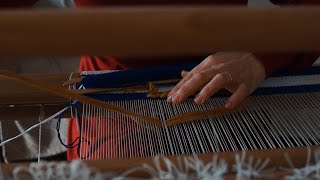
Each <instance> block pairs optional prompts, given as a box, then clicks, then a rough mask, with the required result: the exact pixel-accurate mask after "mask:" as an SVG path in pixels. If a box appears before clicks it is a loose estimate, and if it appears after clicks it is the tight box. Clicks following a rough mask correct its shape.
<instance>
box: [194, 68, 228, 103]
mask: <svg viewBox="0 0 320 180" xmlns="http://www.w3.org/2000/svg"><path fill="white" fill-rule="evenodd" d="M227 83H228V77H226V76H225V73H220V74H217V75H216V76H215V77H214V78H213V79H212V80H211V81H210V82H209V83H208V84H207V85H206V86H205V87H204V88H203V89H202V90H201V91H200V93H199V94H198V95H197V96H196V98H195V100H194V101H195V102H196V103H197V104H202V103H204V102H205V101H206V100H208V99H209V98H210V97H211V96H213V95H214V94H215V93H217V92H218V91H219V90H220V89H222V88H224V87H225V85H226V84H227Z"/></svg>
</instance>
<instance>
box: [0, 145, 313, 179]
mask: <svg viewBox="0 0 320 180" xmlns="http://www.w3.org/2000/svg"><path fill="white" fill-rule="evenodd" d="M309 148H310V153H311V154H314V152H315V151H316V150H317V149H318V148H319V146H311V147H309ZM241 153H242V152H218V153H206V154H198V155H197V157H198V158H199V159H200V160H202V161H203V162H204V163H209V162H210V161H211V160H212V158H213V156H217V157H218V158H220V159H224V160H225V162H226V163H227V164H229V165H231V164H234V163H235V155H236V154H239V155H241ZM285 154H287V155H288V156H289V157H291V161H292V163H293V164H294V166H295V168H303V167H305V166H306V159H307V154H308V151H307V147H291V148H282V149H281V148H277V149H265V150H248V151H246V153H245V158H246V162H247V161H248V158H249V157H252V158H254V160H255V161H254V162H256V161H258V159H261V160H266V159H269V160H270V161H269V163H268V164H267V166H266V167H265V169H268V168H271V169H272V168H274V169H278V170H279V169H280V168H289V169H290V168H292V167H290V166H289V164H288V162H287V160H286V158H285V156H284V155H285ZM182 157H194V155H175V156H169V157H168V156H167V157H166V158H168V159H170V160H171V161H172V162H173V163H174V164H176V165H177V158H182ZM153 158H154V157H144V158H129V159H116V160H89V161H84V162H85V163H86V164H87V165H88V166H89V167H92V168H94V169H96V170H98V171H100V172H104V173H113V174H114V173H115V174H118V175H120V174H122V173H124V172H126V171H128V170H130V169H133V168H136V167H139V166H140V167H141V166H142V165H143V164H148V165H150V166H151V167H155V166H154V165H155V164H154V161H153ZM313 162H314V158H311V159H310V163H313ZM180 163H181V162H180ZM28 165H30V164H29V163H15V164H6V165H1V168H2V170H3V172H4V174H6V175H9V176H11V175H12V172H13V170H14V168H15V167H17V166H20V167H21V166H28ZM160 165H161V166H162V169H163V170H165V169H166V168H165V164H164V163H163V162H161V163H160ZM230 169H231V168H229V171H228V173H227V177H230V176H231V177H233V176H232V175H234V174H233V172H232V171H230ZM269 170H270V169H269ZM281 172H282V173H281ZM286 172H287V171H279V172H278V173H279V174H276V177H277V176H280V177H282V176H283V175H287V174H286ZM284 173H285V174H284ZM130 175H133V176H134V177H148V174H147V173H146V172H143V171H137V172H135V173H132V174H130ZM274 178H275V177H274ZM230 179H235V178H230ZM275 179H276V178H275Z"/></svg>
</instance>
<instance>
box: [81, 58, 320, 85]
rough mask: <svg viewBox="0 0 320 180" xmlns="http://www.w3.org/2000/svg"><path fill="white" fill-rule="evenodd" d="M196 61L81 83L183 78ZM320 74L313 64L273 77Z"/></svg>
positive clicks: (88, 78)
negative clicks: (182, 74)
mask: <svg viewBox="0 0 320 180" xmlns="http://www.w3.org/2000/svg"><path fill="white" fill-rule="evenodd" d="M196 65H197V64H196V63H190V64H178V65H170V66H157V67H149V68H141V69H131V70H126V71H117V72H113V73H106V74H99V75H85V76H84V78H83V79H82V81H81V84H82V85H84V87H86V88H90V89H93V88H119V87H129V86H138V85H145V84H146V83H147V82H149V81H159V80H167V79H178V78H181V75H180V73H181V70H191V69H192V68H193V67H195V66H196ZM314 74H320V66H313V67H310V68H309V69H306V70H304V71H290V70H281V71H278V72H275V73H274V74H273V75H272V77H282V76H301V75H314Z"/></svg>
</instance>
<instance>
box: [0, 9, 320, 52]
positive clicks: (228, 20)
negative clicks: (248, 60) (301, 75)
mask: <svg viewBox="0 0 320 180" xmlns="http://www.w3.org/2000/svg"><path fill="white" fill-rule="evenodd" d="M319 19H320V6H316V7H302V6H301V7H283V8H247V7H238V6H236V7H213V6H206V7H200V6H199V7H171V6H170V7H108V8H104V9H82V10H38V11H25V10H24V11H1V12H0V27H1V28H0V42H1V44H0V57H40V56H53V55H54V56H75V55H83V54H90V55H113V56H129V57H132V56H160V55H162V56H167V55H170V56H172V55H193V54H194V55H198V54H208V53H213V52H216V51H222V50H223V51H227V50H237V51H251V52H257V51H259V52H269V51H272V52H283V51H286V52H290V51H295V52H296V51H305V52H307V51H308V52H309V51H320V33H319V32H320V23H317V20H319Z"/></svg>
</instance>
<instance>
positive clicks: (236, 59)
mask: <svg viewBox="0 0 320 180" xmlns="http://www.w3.org/2000/svg"><path fill="white" fill-rule="evenodd" d="M181 76H182V77H183V79H182V80H181V81H180V82H179V83H178V84H177V85H176V86H175V87H174V88H173V89H172V90H171V91H170V93H169V94H168V99H167V100H168V102H171V103H175V104H177V103H180V102H182V101H184V100H185V99H186V98H188V97H189V96H191V95H193V94H195V93H196V92H198V90H200V89H201V88H202V87H203V88H202V89H201V90H200V92H199V93H198V94H197V96H196V97H195V102H196V103H197V104H202V103H204V102H205V101H206V100H207V99H208V98H210V97H211V96H213V95H214V94H215V93H217V92H218V91H219V90H220V89H223V88H225V89H227V90H228V91H230V92H231V93H232V95H231V96H230V97H229V99H228V100H227V102H226V104H225V107H226V108H228V109H233V108H236V107H237V106H239V105H240V103H241V102H242V101H243V100H244V99H245V98H246V97H247V96H249V95H250V94H251V93H252V92H253V91H255V90H256V88H257V87H258V86H259V85H260V83H261V82H262V81H263V80H264V79H265V78H266V72H265V68H264V66H263V65H262V64H261V63H260V61H259V60H258V59H256V57H255V56H254V55H253V54H251V53H241V52H220V53H217V54H214V55H210V56H209V57H207V58H206V59H205V60H203V61H202V62H201V63H200V64H199V65H198V66H196V67H195V68H193V69H192V70H191V71H190V72H186V71H182V72H181Z"/></svg>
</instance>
